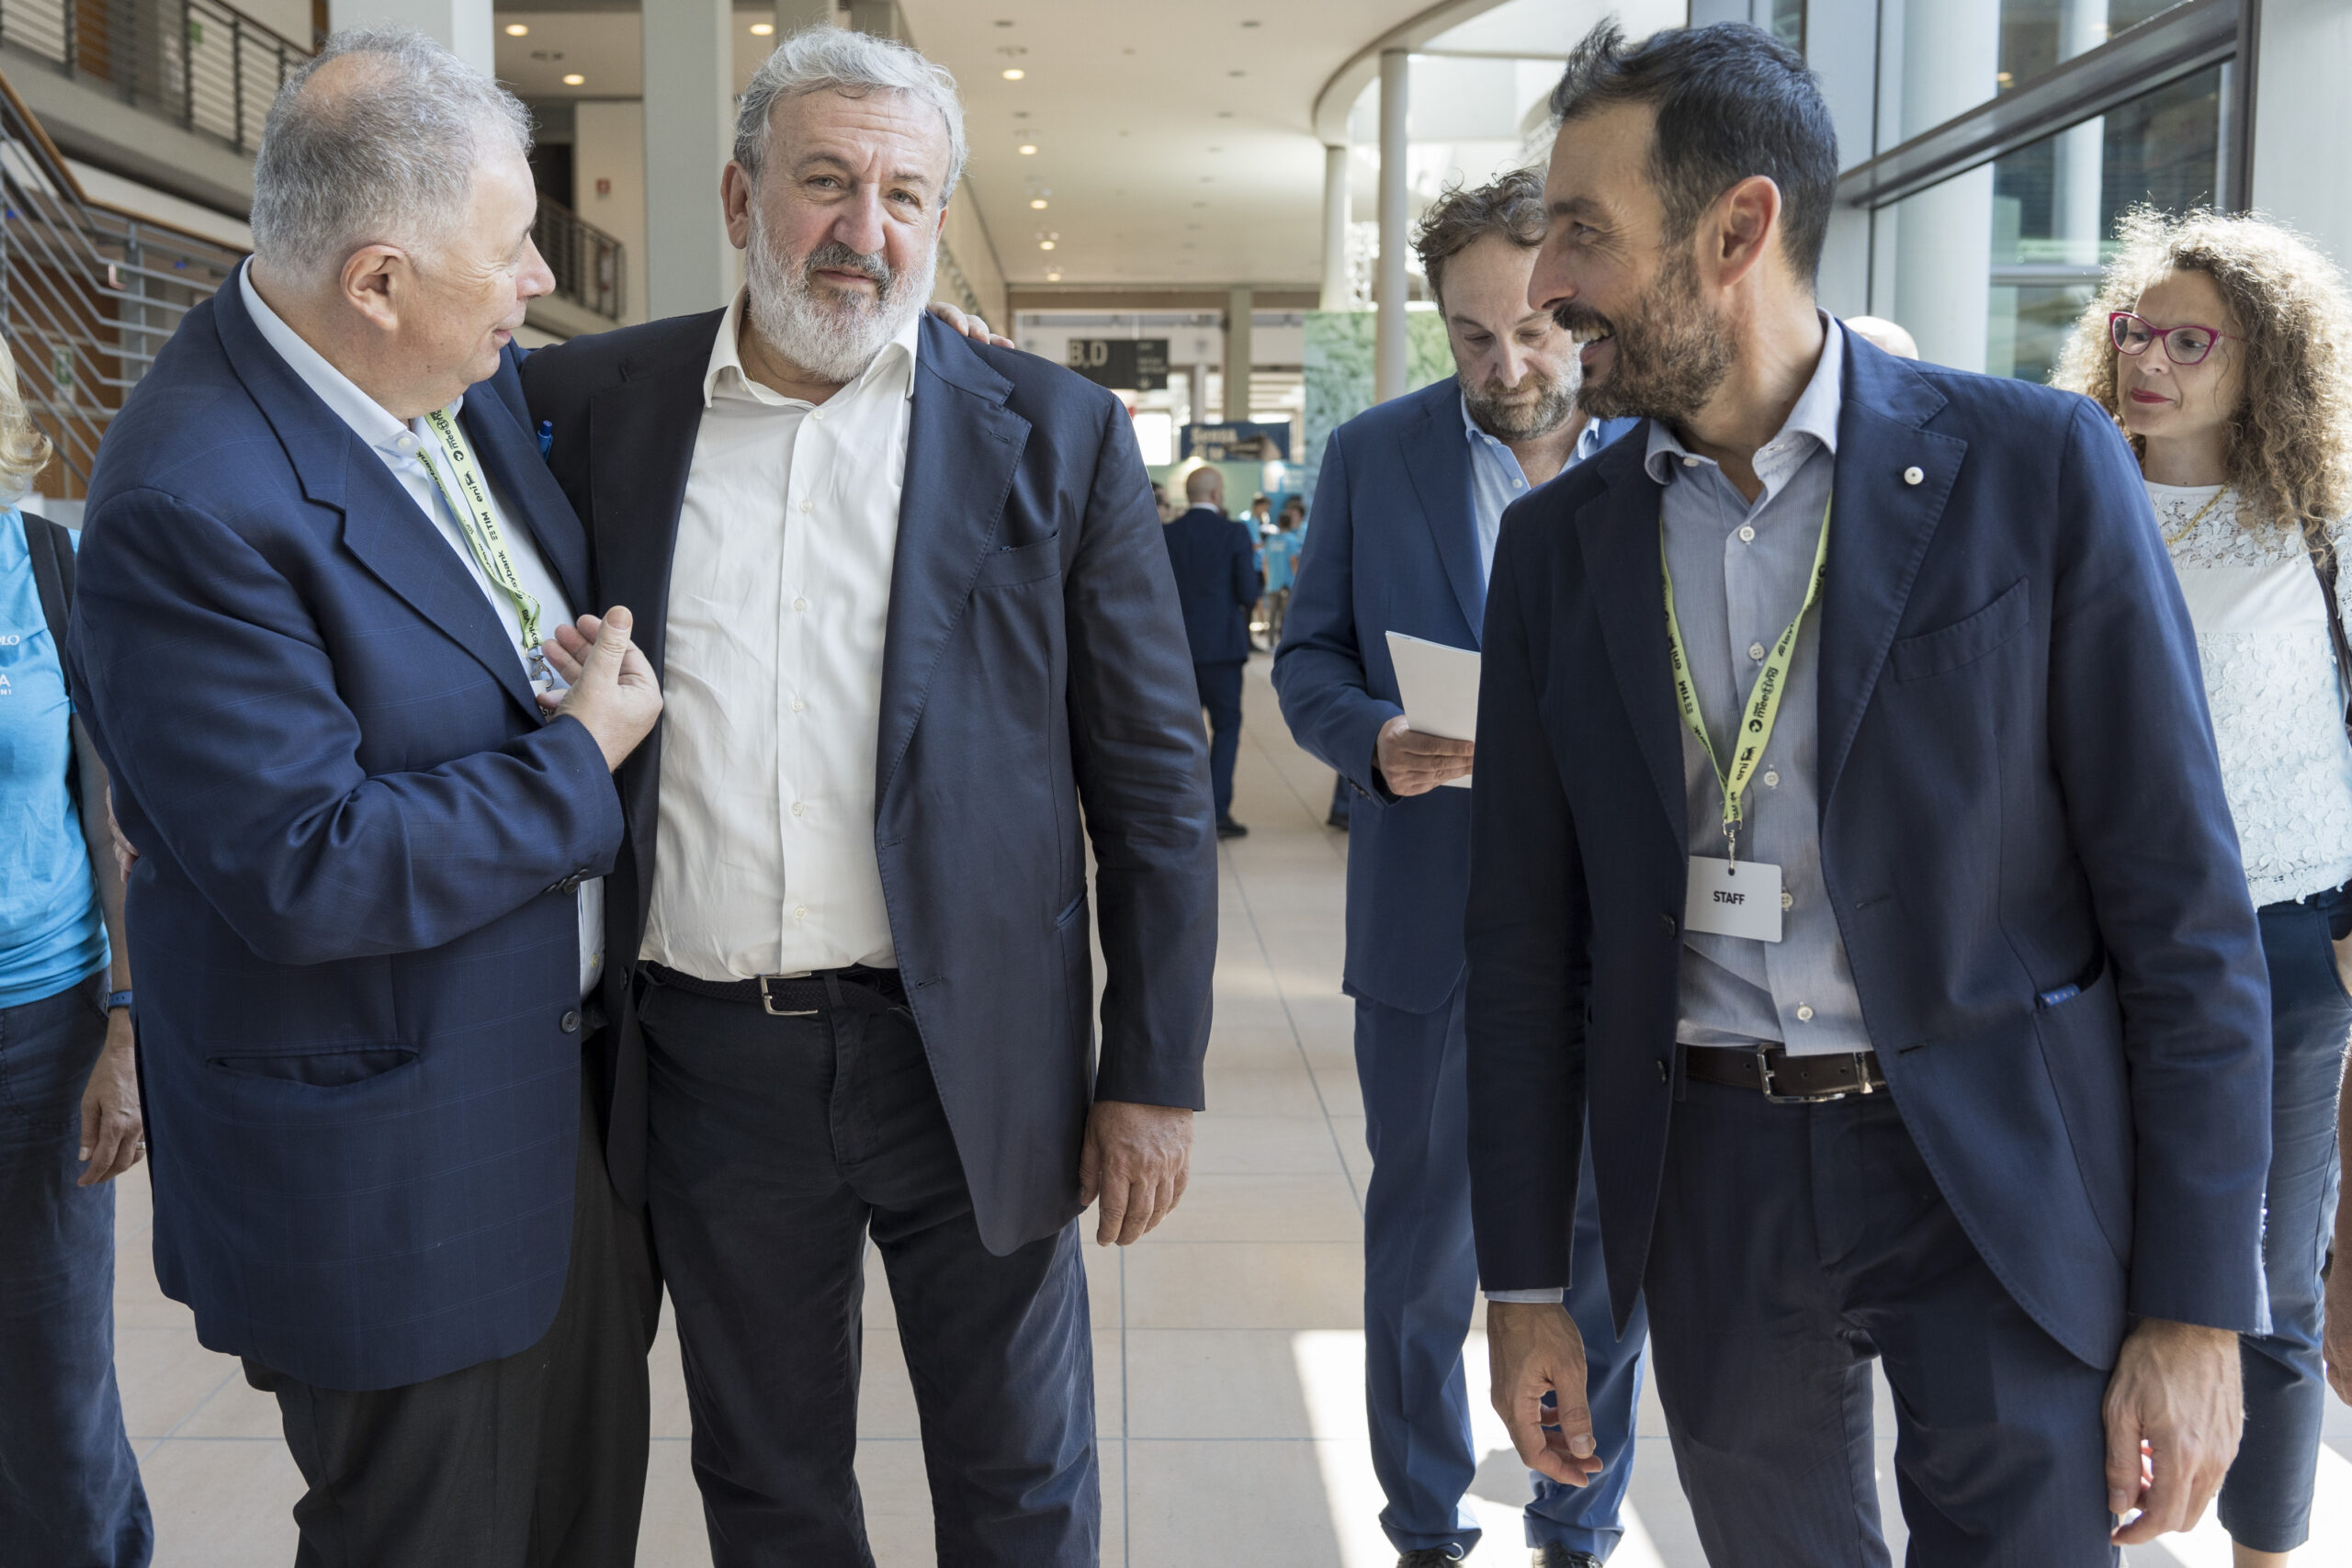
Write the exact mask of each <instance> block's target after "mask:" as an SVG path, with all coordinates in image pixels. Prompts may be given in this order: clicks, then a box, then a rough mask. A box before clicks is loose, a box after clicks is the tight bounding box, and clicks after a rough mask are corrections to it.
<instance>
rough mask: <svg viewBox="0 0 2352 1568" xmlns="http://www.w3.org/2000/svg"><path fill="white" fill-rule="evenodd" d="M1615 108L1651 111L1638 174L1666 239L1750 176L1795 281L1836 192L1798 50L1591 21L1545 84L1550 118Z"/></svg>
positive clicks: (1829, 141) (1748, 39)
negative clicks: (1776, 220) (1767, 195)
mask: <svg viewBox="0 0 2352 1568" xmlns="http://www.w3.org/2000/svg"><path fill="white" fill-rule="evenodd" d="M1618 104H1647V105H1649V106H1650V107H1653V108H1654V109H1656V110H1657V128H1656V130H1654V131H1653V132H1652V134H1651V139H1650V177H1651V179H1652V180H1653V181H1654V182H1656V184H1657V192H1658V196H1659V197H1661V198H1662V199H1663V201H1664V202H1665V205H1666V223H1667V233H1668V237H1669V238H1673V239H1680V238H1682V237H1683V236H1685V235H1688V234H1689V233H1690V232H1691V230H1692V228H1694V227H1695V226H1696V225H1697V223H1698V221H1699V218H1700V215H1701V214H1702V213H1704V212H1705V211H1706V210H1707V209H1708V207H1709V206H1711V205H1712V204H1713V201H1714V199H1715V198H1716V197H1719V196H1721V195H1723V193H1724V191H1726V190H1729V189H1730V188H1731V187H1732V186H1735V185H1736V184H1738V183H1739V182H1740V181H1741V180H1744V179H1747V178H1748V177H1749V176H1751V175H1765V176H1766V177H1767V178H1769V179H1770V180H1771V182H1772V183H1773V184H1774V185H1776V186H1780V187H1781V245H1782V247H1783V248H1784V249H1785V251H1786V252H1787V254H1788V258H1789V261H1790V264H1791V265H1793V266H1794V267H1795V268H1796V269H1797V271H1798V273H1799V274H1800V275H1801V276H1804V277H1805V278H1806V279H1808V280H1810V279H1812V278H1813V277H1814V276H1815V275H1816V274H1817V273H1818V272H1819V271H1820V269H1821V247H1822V243H1823V242H1824V241H1825V240H1826V238H1827V237H1828V233H1829V210H1830V208H1831V207H1832V206H1833V205H1834V204H1835V202H1836V200H1837V196H1838V132H1837V130H1836V128H1835V127H1834V126H1833V125H1832V124H1831V123H1830V119H1829V106H1828V105H1826V104H1825V103H1823V102H1822V100H1821V84H1820V83H1819V82H1818V81H1816V80H1815V77H1814V74H1813V73H1812V72H1811V71H1809V70H1807V69H1806V68H1805V63H1804V56H1803V55H1800V54H1799V53H1797V51H1794V50H1792V49H1791V48H1789V46H1788V45H1786V44H1784V43H1781V41H1780V40H1779V39H1775V38H1773V37H1772V35H1771V34H1770V33H1768V32H1765V31H1764V30H1763V29H1762V28H1753V27H1750V26H1748V25H1747V23H1746V22H1717V23H1714V24H1713V25H1712V26H1710V27H1703V28H1669V29H1667V30H1665V31H1662V32H1657V33H1653V34H1651V35H1650V36H1649V37H1648V38H1646V39H1643V40H1642V41H1641V42H1640V43H1639V44H1635V45H1628V44H1627V43H1626V41H1625V34H1624V31H1623V28H1619V27H1618V25H1617V24H1616V23H1615V22H1613V21H1609V22H1603V23H1601V24H1600V26H1599V27H1597V28H1593V29H1592V31H1590V32H1589V33H1587V34H1585V36H1584V41H1583V42H1581V43H1579V44H1577V48H1576V52H1575V53H1574V54H1571V55H1570V56H1569V57H1568V68H1567V70H1566V72H1565V73H1563V74H1562V75H1561V77H1560V85H1558V86H1557V87H1555V88H1554V89H1553V90H1552V123H1553V124H1554V125H1555V126H1557V125H1561V124H1564V123H1566V121H1568V120H1572V119H1577V118H1582V117H1584V116H1586V115H1589V114H1592V113H1595V112H1596V111H1598V110H1600V109H1604V108H1609V107H1613V106H1615V105H1618Z"/></svg>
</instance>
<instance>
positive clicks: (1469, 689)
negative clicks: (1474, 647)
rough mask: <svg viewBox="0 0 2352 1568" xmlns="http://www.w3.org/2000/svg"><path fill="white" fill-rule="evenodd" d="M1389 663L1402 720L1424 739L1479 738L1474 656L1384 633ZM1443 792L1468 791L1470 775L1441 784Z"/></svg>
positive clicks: (1400, 635) (1474, 654) (1396, 634)
mask: <svg viewBox="0 0 2352 1568" xmlns="http://www.w3.org/2000/svg"><path fill="white" fill-rule="evenodd" d="M1388 661H1389V662H1390V663H1391V664H1393V665H1395V666H1396V669H1397V694H1398V695H1399V696H1401V697H1403V698H1404V699H1405V721H1406V722H1407V723H1408V724H1410V725H1411V726H1412V727H1413V728H1415V729H1418V730H1419V731H1420V732H1421V733H1422V734H1424V735H1436V736H1442V737H1443V738H1444V739H1448V740H1476V739H1477V738H1478V656H1477V655H1476V653H1474V652H1472V651H1471V650H1470V649H1466V648H1449V647H1448V646H1446V645H1445V644H1444V643H1442V642H1430V641H1429V640H1427V639H1426V638H1423V637H1408V636H1406V635H1405V634H1404V633H1403V632H1390V633H1389V634H1388ZM1444 787H1445V788H1448V789H1468V788H1469V787H1470V775H1469V774H1467V773H1464V775H1463V776H1462V777H1460V778H1458V779H1448V780H1446V781H1445V785H1444Z"/></svg>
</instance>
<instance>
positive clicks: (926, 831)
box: [523, 311, 1216, 1253]
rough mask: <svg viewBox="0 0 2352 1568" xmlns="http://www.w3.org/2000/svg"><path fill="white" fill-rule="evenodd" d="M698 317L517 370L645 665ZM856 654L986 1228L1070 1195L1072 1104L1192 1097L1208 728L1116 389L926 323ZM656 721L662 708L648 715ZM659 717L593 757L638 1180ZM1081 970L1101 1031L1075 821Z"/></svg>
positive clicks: (618, 1121)
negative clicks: (643, 985) (884, 616)
mask: <svg viewBox="0 0 2352 1568" xmlns="http://www.w3.org/2000/svg"><path fill="white" fill-rule="evenodd" d="M722 314H723V312H719V311H711V312H709V313H707V314H705V315H699V316H680V317H674V318H672V319H670V320H668V321H654V322H650V323H649V324H647V325H644V326H639V327H628V328H624V329H622V330H620V331H618V332H611V333H600V334H598V335H596V336H594V337H587V338H575V339H573V340H572V341H571V342H570V343H568V344H562V345H561V346H560V347H556V348H550V349H542V350H540V351H539V352H538V353H537V354H534V355H531V357H530V360H529V362H528V363H527V364H526V365H525V366H524V367H523V384H524V388H525V389H526V392H527V393H528V395H529V398H530V402H531V412H532V414H533V416H534V417H536V418H538V419H542V420H545V421H547V422H548V423H550V424H551V425H552V426H553V427H554V428H553V438H554V445H553V447H552V449H551V451H550V453H549V457H548V461H549V464H550V465H551V471H552V472H553V473H554V475H555V477H556V478H557V479H558V480H559V481H560V483H561V484H562V486H563V488H564V489H565V490H566V491H568V492H569V493H570V495H571V500H572V502H573V503H574V505H576V506H577V507H578V509H579V512H580V515H581V516H582V518H583V519H584V520H585V522H586V524H587V525H588V528H589V531H590V534H591V536H593V538H594V553H595V575H596V585H597V592H596V597H595V601H594V602H595V603H597V604H627V605H628V606H629V608H630V609H631V610H633V611H634V612H635V613H636V615H637V631H636V634H635V635H636V638H637V642H638V644H639V647H641V648H642V649H644V650H645V654H646V657H647V658H648V659H650V660H652V661H653V664H654V666H655V668H656V669H657V670H658V669H660V668H662V660H663V650H664V648H665V645H666V637H667V630H668V619H669V602H670V558H671V552H672V549H673V547H674V545H675V543H676V540H677V530H678V512H679V508H680V506H681V504H682V503H683V502H684V498H685V491H686V477H687V472H688V469H689V468H690V467H691V465H692V463H693V460H694V449H695V434H696V432H697V431H698V429H699V428H700V425H701V421H702V412H703V398H702V383H703V375H704V372H705V371H706V370H707V367H708V366H709V363H710V351H711V344H712V340H713V338H714V336H715V335H716V333H717V332H718V324H719V321H720V319H721V316H722ZM909 418H910V425H909V427H908V435H907V476H906V489H905V492H904V494H903V496H902V497H901V499H900V502H899V537H898V552H897V557H896V559H895V562H894V564H893V567H892V570H891V580H890V608H889V619H888V632H887V643H886V650H885V652H884V655H883V664H882V715H881V735H880V744H879V750H878V752H877V754H876V771H875V811H874V838H875V851H876V855H877V857H878V859H879V861H880V863H881V870H882V889H883V896H884V899H885V902H886V904H887V906H888V910H889V917H890V935H891V940H892V943H893V945H894V946H895V948H896V949H897V953H898V959H899V973H900V975H901V976H902V977H903V978H904V980H905V983H906V987H907V997H908V1001H909V1004H910V1006H911V1008H912V1009H913V1011H914V1016H915V1022H916V1024H917V1026H918V1027H919V1028H920V1029H921V1030H922V1039H923V1045H924V1047H925V1050H926V1052H927V1054H928V1055H929V1056H930V1060H931V1068H932V1075H933V1077H934V1078H935V1079H936V1080H937V1081H938V1085H939V1095H940V1099H941V1100H942V1101H943V1102H944V1104H945V1106H946V1109H947V1120H948V1123H949V1125H950V1126H951V1127H952V1128H953V1129H954V1131H955V1135H956V1152H957V1153H958V1155H959V1156H961V1157H962V1160H963V1164H964V1172H965V1177H966V1179H967V1181H968V1182H969V1184H970V1186H971V1190H972V1205H973V1210H974V1213H975V1216H976V1218H977V1219H978V1224H979V1229H980V1236H981V1239H982V1240H983V1241H984V1242H985V1243H986V1244H987V1245H988V1246H989V1247H991V1248H993V1249H995V1250H996V1251H998V1252H1000V1253H1003V1252H1010V1251H1011V1250H1012V1248H1014V1247H1019V1246H1021V1245H1022V1244H1023V1243H1025V1242H1029V1241H1033V1240H1035V1239H1036V1238H1037V1237H1040V1236H1045V1235H1052V1234H1053V1233H1054V1232H1056V1231H1057V1230H1059V1229H1060V1228H1061V1227H1062V1226H1063V1225H1064V1224H1068V1223H1069V1220H1070V1218H1071V1217H1072V1216H1073V1215H1075V1214H1076V1213H1078V1212H1079V1202H1078V1157H1079V1149H1080V1143H1081V1141H1082V1140H1083V1137H1084V1134H1085V1130H1086V1116H1087V1111H1088V1108H1089V1106H1090V1105H1091V1102H1092V1101H1093V1100H1097V1099H1101V1100H1132V1101H1137V1102H1140V1103H1145V1104H1154V1105H1183V1106H1191V1107H1193V1108H1194V1109H1198V1108H1200V1106H1201V1105H1202V1103H1203V1102H1202V1089H1201V1079H1202V1074H1201V1060H1202V1056H1203V1054H1204V1052H1205V1051H1206V1049H1207V1045H1208V1033H1209V994H1210V976H1211V972H1212V970H1213V969H1214V968H1215V966H1216V829H1215V824H1214V822H1213V821H1212V819H1211V815H1210V808H1209V788H1208V762H1207V749H1206V747H1205V745H1204V741H1203V738H1202V734H1201V720H1200V706H1199V698H1198V694H1197V690H1196V687H1195V684H1194V682H1193V671H1192V669H1191V667H1190V664H1189V662H1188V660H1187V659H1186V657H1185V651H1184V642H1183V632H1182V626H1181V624H1180V622H1179V619H1178V616H1177V612H1176V592H1175V586H1174V584H1173V583H1171V582H1170V581H1169V574H1168V561H1167V558H1166V556H1165V555H1164V554H1163V553H1162V551H1161V550H1160V548H1159V543H1158V541H1157V539H1156V538H1155V537H1154V534H1155V533H1156V531H1157V530H1158V529H1159V513H1157V511H1156V510H1155V509H1154V508H1153V505H1152V500H1151V486H1150V482H1149V480H1148V479H1147V478H1146V476H1145V474H1144V470H1143V462H1142V457H1141V454H1140V453H1138V451H1137V450H1136V441H1135V434H1134V431H1133V428H1132V426H1131V425H1130V423H1129V422H1128V420H1127V416H1126V412H1125V410H1124V409H1122V408H1121V407H1120V406H1119V401H1118V400H1117V399H1116V398H1114V397H1112V396H1111V395H1110V394H1109V393H1107V392H1104V391H1103V390H1101V389H1098V388H1095V387H1093V386H1091V385H1090V384H1088V383H1087V382H1085V381H1083V380H1081V379H1080V378H1078V377H1076V376H1074V375H1072V374H1070V372H1069V371H1068V370H1065V369H1063V368H1062V367H1059V366H1057V365H1055V364H1053V363H1051V362H1050V361H1047V360H1044V359H1039V358H1037V357H1036V356H1035V355H1027V354H1021V353H1017V352H1014V351H1012V350H999V349H992V348H984V347H981V346H979V345H978V344H973V343H970V342H968V341H967V339H965V338H964V337H963V336H962V335H961V334H960V333H952V332H949V331H948V330H947V329H946V328H944V327H943V326H941V325H940V324H939V323H938V322H937V321H933V320H930V319H928V318H926V319H925V320H924V321H923V322H922V342H921V345H920V349H919V352H918V354H917V355H916V372H915V384H914V399H913V408H912V409H911V411H910V414H909ZM663 722H664V723H665V724H666V723H667V720H664V721H663ZM661 759H662V729H661V728H658V727H657V728H655V730H654V732H653V736H652V738H651V739H649V740H648V741H647V742H646V743H645V744H644V745H643V746H641V747H639V749H638V750H637V751H636V753H635V754H634V755H632V756H631V757H630V758H629V760H628V762H627V763H626V764H625V765H624V766H623V767H622V769H621V772H620V785H621V794H622V798H623V802H624V807H625V809H626V812H627V816H628V844H627V846H626V848H625V850H624V852H623V853H622V855H621V860H620V865H619V869H618V870H617V871H616V873H615V874H614V877H613V880H612V881H611V882H610V883H609V884H607V885H606V886H607V895H608V896H607V897H606V899H605V911H606V916H607V919H608V922H609V924H608V937H607V942H606V948H605V951H606V953H608V954H609V955H610V957H611V959H612V962H611V963H610V964H609V965H608V966H607V969H606V980H605V996H606V998H607V1001H608V1006H609V1008H610V1010H611V1011H612V1013H613V1015H614V1016H615V1018H616V1020H618V1021H619V1027H618V1028H617V1029H616V1030H614V1031H611V1032H608V1034H607V1036H606V1038H607V1039H608V1041H609V1042H610V1044H611V1048H612V1050H613V1052H614V1058H613V1061H612V1064H611V1071H612V1077H613V1081H614V1084H615V1086H616V1088H615V1100H614V1105H613V1112H612V1125H611V1134H610V1140H609V1141H610V1156H609V1157H610V1160H611V1166H612V1171H613V1176H614V1179H615V1181H616V1184H617V1185H618V1187H619V1189H620V1190H621V1192H622V1193H623V1195H624V1196H627V1197H629V1198H630V1199H631V1200H632V1201H635V1200H636V1199H638V1198H639V1196H641V1194H642V1192H643V1190H644V1170H645V1140H646V1121H645V1073H646V1060H645V1043H644V1035H643V1032H642V1031H641V1030H640V1029H639V1026H638V1023H637V1018H636V1009H635V999H634V998H635V991H636V986H635V980H636V970H637V962H636V961H637V954H638V952H639V946H640V944H641V942H642V941H643V938H644V933H645V919H646V914H647V911H648V909H649V908H650V900H651V898H652V890H653V863H654V858H655V856H656V855H658V854H659V853H660V852H661V849H660V844H659V842H658V836H657V833H658V829H659V826H660V820H661V818H660V793H661V783H662V773H661ZM1088 840H1091V842H1092V846H1093V850H1094V859H1095V863H1096V866H1095V873H1094V895H1095V912H1096V916H1097V920H1098V923H1099V925H1100V927H1101V934H1102V942H1103V959H1104V963H1105V966H1106V967H1107V968H1108V970H1109V982H1108V986H1107V987H1106V989H1105V990H1104V992H1103V1035H1102V1052H1101V1055H1100V1058H1099V1061H1098V1058H1097V1056H1096V1053H1095V1049H1094V1031H1093V1025H1094V980H1093V973H1092V959H1091V953H1090V951H1089V946H1088V937H1087V931H1088V926H1087V844H1088Z"/></svg>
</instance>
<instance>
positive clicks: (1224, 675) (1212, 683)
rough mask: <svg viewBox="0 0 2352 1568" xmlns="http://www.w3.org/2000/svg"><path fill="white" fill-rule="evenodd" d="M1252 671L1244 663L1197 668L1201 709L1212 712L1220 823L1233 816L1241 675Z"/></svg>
mask: <svg viewBox="0 0 2352 1568" xmlns="http://www.w3.org/2000/svg"><path fill="white" fill-rule="evenodd" d="M1248 668H1249V664H1248V662H1247V661H1246V660H1223V661H1220V662H1218V663H1216V664H1195V665H1193V680H1194V681H1195V682H1197V683H1198V684H1199V686H1200V688H1201V706H1203V707H1204V708H1206V709H1207V710H1208V716H1209V795H1210V798H1212V799H1213V800H1215V801H1216V819H1217V820H1218V821H1220V822H1222V821H1224V820H1225V819H1226V818H1228V817H1230V816H1232V815H1233V761H1234V759H1235V758H1236V757H1238V756H1239V755H1240V754H1241V672H1242V671H1244V670H1246V669H1248Z"/></svg>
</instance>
